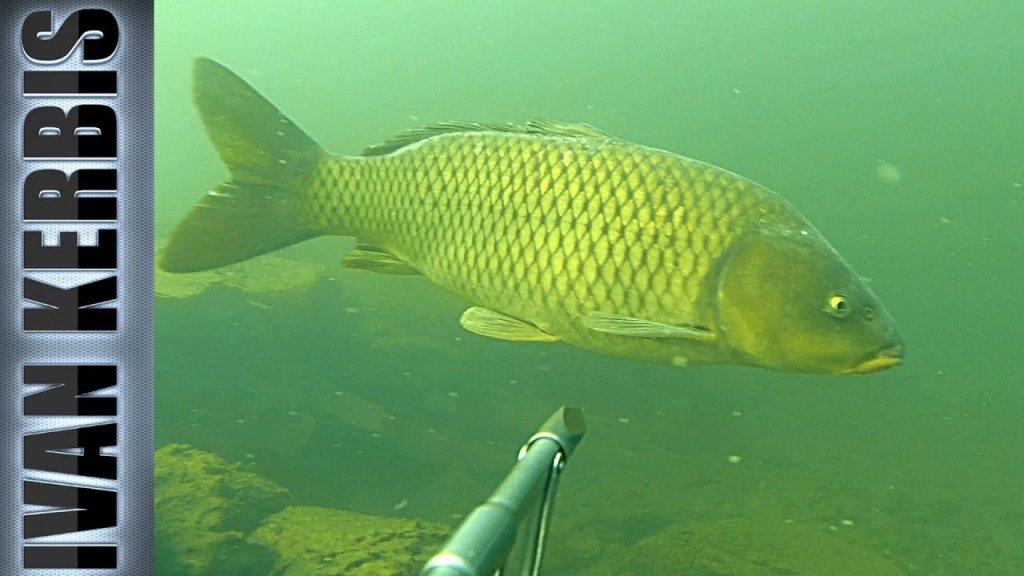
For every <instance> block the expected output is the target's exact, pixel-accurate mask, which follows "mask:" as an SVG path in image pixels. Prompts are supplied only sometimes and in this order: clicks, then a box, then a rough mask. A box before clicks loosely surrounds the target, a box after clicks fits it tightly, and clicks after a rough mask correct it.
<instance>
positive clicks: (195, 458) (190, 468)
mask: <svg viewBox="0 0 1024 576" xmlns="http://www.w3.org/2000/svg"><path fill="white" fill-rule="evenodd" d="M155 459H156V463H155V476H156V491H155V509H156V542H157V566H158V572H159V573H161V574H184V575H189V576H193V575H200V574H218V573H219V574H228V573H238V574H242V573H249V574H265V573H266V571H267V570H268V569H269V567H270V565H271V562H272V557H271V556H270V555H269V554H267V553H266V551H264V550H262V549H260V548H259V547H258V546H255V545H253V544H250V543H248V542H247V541H246V537H247V535H248V533H249V532H251V531H252V530H254V529H256V527H257V526H259V524H260V522H262V521H263V519H264V518H266V517H267V516H269V515H270V514H272V513H274V512H276V511H278V510H281V509H282V508H284V507H285V506H287V505H288V504H290V503H291V501H292V500H291V495H290V494H289V492H288V490H286V489H284V488H282V487H280V486H278V485H276V484H274V483H273V482H271V481H269V480H266V479H264V478H262V477H260V476H257V475H256V474H253V473H251V472H247V471H245V470H243V469H242V468H241V465H239V464H228V463H226V462H225V461H224V460H222V459H220V458H219V457H218V456H216V455H214V454H210V453H208V452H203V451H201V450H197V449H195V448H192V447H191V446H188V445H185V444H170V445H167V446H164V447H163V448H161V449H160V450H158V451H157V452H156V455H155Z"/></svg>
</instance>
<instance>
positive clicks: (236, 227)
mask: <svg viewBox="0 0 1024 576" xmlns="http://www.w3.org/2000/svg"><path fill="white" fill-rule="evenodd" d="M193 98H194V100H195V104H196V108H198V110H199V115H200V117H201V118H202V120H203V124H204V125H205V126H206V131H207V133H208V134H209V136H210V139H211V140H212V141H213V144H214V146H215V147H216V148H217V152H218V153H219V154H220V157H221V159H222V160H223V161H224V163H225V164H226V165H227V167H228V170H229V171H230V174H231V177H230V178H229V179H228V180H227V181H225V182H222V183H221V184H220V185H218V186H217V187H216V188H214V189H213V190H211V191H210V192H209V193H208V194H207V195H206V196H205V197H203V199H202V200H200V201H199V203H198V204H196V205H195V206H194V207H193V208H192V211H191V212H189V213H188V215H187V216H185V219H184V220H182V221H181V222H180V223H179V224H178V226H177V228H175V230H174V232H173V233H172V234H171V238H170V241H169V242H168V243H167V247H166V249H165V250H164V253H163V256H162V257H161V260H160V267H161V268H163V269H164V270H167V271H168V272H197V271H199V270H208V269H210V268H216V267H218V266H224V265H226V264H232V263H234V262H240V261H242V260H245V259H247V258H252V257H253V256H258V255H260V254H263V253H266V252H270V251H272V250H276V249H278V248H283V247H285V246H288V245H290V244H295V243H296V242H300V241H302V240H306V239H308V238H313V237H314V236H318V235H319V231H318V230H317V229H316V227H315V226H314V225H313V224H312V223H309V222H305V221H304V219H303V216H302V211H301V209H302V206H301V202H302V197H301V192H302V190H303V189H304V188H305V187H306V185H307V184H308V181H309V178H311V177H312V175H313V171H314V169H315V168H316V165H317V164H318V163H319V161H320V160H321V158H322V157H323V156H324V151H323V150H322V149H321V148H320V146H318V145H317V143H316V142H314V141H313V140H312V139H311V138H310V137H309V136H307V135H306V134H305V133H304V132H303V131H302V130H301V129H300V128H299V127H297V126H296V125H295V124H293V123H292V122H291V121H290V120H288V119H287V118H285V116H284V115H283V114H281V112H280V111H279V110H278V109H277V108H275V107H274V105H273V104H271V103H270V102H268V101H267V99H266V98H264V97H263V96H261V95H260V94H259V93H257V92H256V90H255V89H253V87H252V86H250V85H249V84H248V83H246V82H245V81H244V80H242V79H241V78H239V77H238V76H237V75H235V73H233V72H231V71H230V70H228V69H227V68H225V67H224V66H222V65H220V64H218V63H217V62H214V61H213V60H210V59H208V58H198V59H197V60H196V61H195V65H194V68H193Z"/></svg>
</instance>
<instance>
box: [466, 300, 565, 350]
mask: <svg viewBox="0 0 1024 576" xmlns="http://www.w3.org/2000/svg"><path fill="white" fill-rule="evenodd" d="M459 323H460V324H462V327H463V328H465V329H466V330H469V331H470V332H473V333H476V334H479V335H481V336H488V337H490V338H497V339H499V340H512V341H515V342H555V341H557V340H558V337H557V336H553V335H551V334H548V333H547V332H545V331H543V330H541V329H540V328H538V327H537V326H535V325H533V324H530V323H529V322H524V321H523V320H519V319H516V318H513V317H511V316H506V315H505V314H502V313H501V312H495V311H494V310H491V309H488V308H483V307H480V306H473V307H472V308H470V309H468V310H466V311H465V312H463V313H462V317H461V318H459Z"/></svg>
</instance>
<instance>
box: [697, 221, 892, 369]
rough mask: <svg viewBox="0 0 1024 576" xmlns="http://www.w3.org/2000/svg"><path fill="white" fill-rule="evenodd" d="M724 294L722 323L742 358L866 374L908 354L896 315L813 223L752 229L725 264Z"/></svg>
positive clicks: (741, 360) (720, 303) (721, 286)
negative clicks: (904, 351)
mask: <svg viewBox="0 0 1024 576" xmlns="http://www.w3.org/2000/svg"><path fill="white" fill-rule="evenodd" d="M717 295H718V321H719V330H720V332H721V334H722V335H723V336H724V339H725V341H726V344H727V346H728V347H729V348H730V351H731V352H732V353H734V354H735V356H736V361H737V362H739V363H743V364H752V365H757V366H762V367H765V368H771V369H775V370H783V371H787V372H809V373H828V374H851V373H862V374H863V373H870V372H877V371H879V370H884V369H886V368H890V367H892V366H896V365H898V364H900V363H901V362H902V360H903V348H904V346H903V339H902V337H901V336H900V333H899V329H898V328H897V326H896V323H895V322H894V321H893V319H892V317H891V316H890V315H889V313H888V312H887V311H886V310H885V308H884V307H883V306H882V303H881V302H880V301H879V299H878V297H877V296H875V294H874V293H873V292H872V291H871V289H870V288H869V287H868V286H867V285H866V284H865V283H864V281H863V279H861V277H860V276H858V275H857V274H856V273H855V272H854V271H853V269H852V268H851V267H850V266H849V265H848V264H847V263H846V262H845V261H844V260H843V259H842V257H841V256H840V255H839V254H838V253H837V252H836V251H835V250H834V249H833V248H832V246H830V245H829V244H828V242H827V241H826V240H825V239H824V238H822V237H821V235H820V234H819V233H818V232H817V231H815V230H814V229H813V228H811V227H810V226H807V227H806V228H804V227H796V228H784V229H778V230H757V231H754V232H751V233H749V234H747V235H746V237H745V238H743V239H741V240H740V241H738V242H737V244H736V245H735V246H734V247H733V249H732V250H731V252H730V253H729V254H728V256H727V259H726V260H725V261H724V263H723V267H722V270H721V272H720V274H719V278H718V293H717Z"/></svg>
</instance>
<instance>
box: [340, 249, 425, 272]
mask: <svg viewBox="0 0 1024 576" xmlns="http://www.w3.org/2000/svg"><path fill="white" fill-rule="evenodd" d="M341 265H342V266H343V267H345V268H358V269H360V270H369V271H370V272H377V273H379V274H396V275H411V274H419V273H420V272H419V270H416V269H415V268H413V267H412V266H410V265H409V264H408V263H407V262H405V261H403V260H401V259H399V258H398V257H397V256H395V255H394V254H392V253H390V252H388V251H387V250H384V249H383V248H378V247H376V246H370V245H369V244H360V245H358V246H356V247H355V249H354V250H352V251H351V252H349V253H348V254H347V255H346V256H345V258H344V259H342V261H341Z"/></svg>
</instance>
